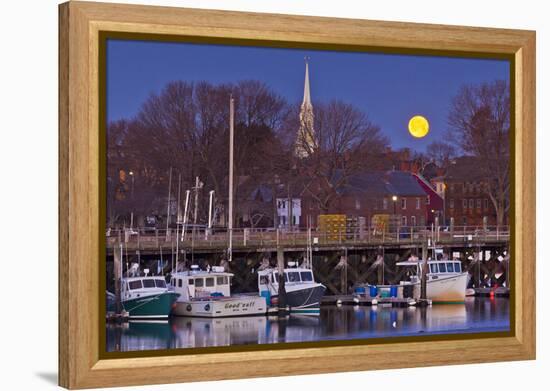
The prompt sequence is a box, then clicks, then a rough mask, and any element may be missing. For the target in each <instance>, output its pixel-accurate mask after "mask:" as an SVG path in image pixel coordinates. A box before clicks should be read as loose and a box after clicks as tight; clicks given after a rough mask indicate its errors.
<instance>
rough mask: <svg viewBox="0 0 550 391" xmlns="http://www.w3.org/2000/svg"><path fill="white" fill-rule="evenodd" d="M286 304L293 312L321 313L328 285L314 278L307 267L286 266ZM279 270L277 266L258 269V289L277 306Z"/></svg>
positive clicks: (271, 303)
mask: <svg viewBox="0 0 550 391" xmlns="http://www.w3.org/2000/svg"><path fill="white" fill-rule="evenodd" d="M284 279H285V284H284V287H285V292H286V304H287V305H288V306H289V307H290V312H291V313H302V314H313V315H316V314H319V311H320V304H321V298H322V297H323V295H324V293H325V290H326V287H325V286H324V285H323V284H321V283H318V282H315V280H314V278H313V271H312V270H311V269H310V268H307V267H297V268H285V269H284ZM278 281H279V272H278V270H277V269H275V268H267V269H264V270H259V271H258V290H259V292H260V295H262V296H264V297H265V298H266V300H267V302H268V304H269V305H270V306H273V307H276V306H277V303H278V299H279V282H278Z"/></svg>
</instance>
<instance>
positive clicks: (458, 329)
mask: <svg viewBox="0 0 550 391" xmlns="http://www.w3.org/2000/svg"><path fill="white" fill-rule="evenodd" d="M509 307H510V306H509V299H507V298H500V297H496V298H494V297H491V298H488V297H479V298H467V301H466V303H465V304H441V305H433V306H431V307H427V308H416V307H409V308H393V307H382V306H378V307H368V306H339V307H338V306H323V307H321V313H320V315H318V316H311V315H291V316H288V317H286V318H278V317H276V316H275V317H266V316H254V317H235V318H217V319H207V318H188V317H173V318H171V319H170V320H168V321H144V322H143V321H140V322H133V321H132V322H129V323H127V324H123V325H114V324H108V325H107V330H106V331H107V351H108V352H112V351H144V350H158V349H177V348H199V347H200V348H203V347H211V346H237V345H251V344H272V343H286V342H309V341H327V340H350V339H373V338H391V337H396V336H423V335H436V334H464V333H480V332H495V331H509V330H510V311H509Z"/></svg>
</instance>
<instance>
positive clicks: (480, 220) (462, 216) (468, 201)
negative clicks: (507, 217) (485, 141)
mask: <svg viewBox="0 0 550 391" xmlns="http://www.w3.org/2000/svg"><path fill="white" fill-rule="evenodd" d="M443 181H444V190H445V215H446V217H447V220H448V221H449V222H451V219H452V222H453V223H454V225H470V226H480V227H481V226H484V225H485V226H491V225H496V211H495V207H494V205H493V203H492V202H491V200H490V198H489V196H488V195H487V192H486V181H485V179H484V177H483V176H482V175H480V173H479V168H478V164H477V162H476V159H475V158H473V157H469V156H463V157H460V158H457V159H456V160H455V161H454V162H453V164H451V165H450V167H449V169H448V170H447V173H446V175H445V176H444V177H443ZM440 182H441V180H440Z"/></svg>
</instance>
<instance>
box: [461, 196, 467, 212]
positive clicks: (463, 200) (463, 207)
mask: <svg viewBox="0 0 550 391" xmlns="http://www.w3.org/2000/svg"><path fill="white" fill-rule="evenodd" d="M462 209H468V200H467V199H466V198H463V199H462Z"/></svg>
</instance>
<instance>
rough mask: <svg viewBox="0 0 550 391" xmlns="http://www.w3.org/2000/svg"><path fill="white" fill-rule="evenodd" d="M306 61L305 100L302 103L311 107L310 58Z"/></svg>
mask: <svg viewBox="0 0 550 391" xmlns="http://www.w3.org/2000/svg"><path fill="white" fill-rule="evenodd" d="M305 60H306V76H305V80H304V100H303V101H302V104H303V105H304V104H307V105H311V94H310V92H309V64H308V62H307V61H308V57H306V58H305Z"/></svg>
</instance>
